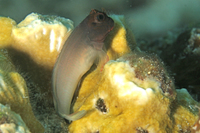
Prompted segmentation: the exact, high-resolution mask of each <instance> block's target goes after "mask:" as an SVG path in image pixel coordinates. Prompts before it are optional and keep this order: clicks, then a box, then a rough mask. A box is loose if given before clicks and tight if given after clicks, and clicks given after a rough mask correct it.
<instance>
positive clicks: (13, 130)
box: [0, 104, 30, 133]
mask: <svg viewBox="0 0 200 133" xmlns="http://www.w3.org/2000/svg"><path fill="white" fill-rule="evenodd" d="M0 132H1V133H30V131H29V129H28V128H27V126H26V124H25V123H24V122H23V120H22V118H21V117H20V115H18V114H16V113H15V112H13V111H11V110H10V109H9V107H6V106H4V105H2V104H0Z"/></svg>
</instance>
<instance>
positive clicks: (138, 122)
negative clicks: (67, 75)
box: [69, 53, 198, 133]
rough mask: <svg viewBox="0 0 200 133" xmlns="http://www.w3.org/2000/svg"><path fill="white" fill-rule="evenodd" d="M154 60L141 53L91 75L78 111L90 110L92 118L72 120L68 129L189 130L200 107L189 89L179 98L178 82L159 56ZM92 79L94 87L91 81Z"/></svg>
mask: <svg viewBox="0 0 200 133" xmlns="http://www.w3.org/2000/svg"><path fill="white" fill-rule="evenodd" d="M136 57H137V58H136ZM149 57H151V56H147V55H145V54H136V53H133V54H129V55H125V56H124V57H121V58H119V59H117V60H116V61H109V62H108V63H107V64H106V65H105V66H104V71H103V72H94V73H93V74H90V75H88V77H86V79H85V80H84V81H83V84H82V88H81V90H80V92H79V97H78V99H77V102H76V104H75V108H74V109H75V110H76V109H79V110H86V111H87V114H86V115H85V117H83V118H82V119H80V120H77V121H74V122H72V124H71V125H70V126H69V131H70V132H71V133H84V132H120V133H126V132H132V133H134V132H135V133H136V132H138V131H141V130H143V131H146V132H147V131H148V132H160V133H161V132H162V133H167V132H180V131H187V130H188V131H189V130H190V128H191V127H192V125H193V124H194V123H195V121H196V120H197V119H198V115H197V110H196V109H194V108H193V109H190V108H189V106H195V105H198V103H197V102H196V101H194V100H193V99H192V98H191V96H190V95H189V94H188V93H187V91H186V92H185V91H184V90H183V91H180V92H179V91H178V92H179V94H178V96H177V95H176V90H175V89H174V84H173V81H172V80H171V79H170V77H169V76H168V74H167V72H166V70H165V68H163V65H161V64H162V63H159V60H158V59H157V60H156V57H154V58H149ZM153 62H158V63H153ZM143 65H144V66H143ZM151 65H152V66H151ZM137 69H140V71H139V72H138V70H137ZM142 70H144V72H143V71H142ZM147 70H148V71H149V72H150V73H148V71H147ZM160 70H162V71H160ZM138 74H140V75H141V76H142V77H138ZM95 79H96V80H95ZM91 80H92V81H93V83H91V82H89V81H91ZM176 96H177V97H178V98H177V99H176ZM183 96H185V97H183ZM183 103H185V104H183Z"/></svg>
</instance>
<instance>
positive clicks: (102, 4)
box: [0, 0, 200, 38]
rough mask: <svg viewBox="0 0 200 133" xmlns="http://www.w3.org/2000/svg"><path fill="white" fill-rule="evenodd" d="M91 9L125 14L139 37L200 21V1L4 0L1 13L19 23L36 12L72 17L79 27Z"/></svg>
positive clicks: (157, 34)
mask: <svg viewBox="0 0 200 133" xmlns="http://www.w3.org/2000/svg"><path fill="white" fill-rule="evenodd" d="M91 9H99V10H102V9H103V10H106V12H108V13H110V14H112V13H114V14H120V15H125V17H126V22H127V23H128V24H129V26H130V28H131V30H132V31H133V32H134V34H135V36H136V38H137V37H148V38H154V37H158V36H162V35H164V34H165V33H166V32H167V31H168V30H171V29H174V28H177V27H181V26H183V25H186V24H193V23H196V22H200V15H199V13H200V0H0V15H1V16H6V17H10V18H12V19H14V20H15V21H16V22H20V21H21V20H23V19H24V18H25V16H27V15H28V14H30V13H32V12H36V13H40V14H44V15H58V16H62V17H66V18H70V19H71V20H73V21H74V23H75V26H76V25H78V24H79V23H80V22H81V21H82V20H83V19H84V18H85V17H86V16H87V15H88V13H89V12H90V10H91Z"/></svg>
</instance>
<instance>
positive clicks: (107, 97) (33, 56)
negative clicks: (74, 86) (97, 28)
mask: <svg viewBox="0 0 200 133" xmlns="http://www.w3.org/2000/svg"><path fill="white" fill-rule="evenodd" d="M111 17H112V18H113V20H114V21H115V26H114V29H113V30H112V31H111V32H110V34H109V35H108V37H107V38H106V40H105V45H106V50H107V55H108V57H109V60H110V61H109V62H107V63H106V64H105V66H104V68H103V69H102V70H101V67H98V66H97V69H95V70H90V71H89V72H88V73H87V74H86V75H85V76H84V79H83V81H82V84H81V85H80V91H79V95H78V98H77V100H76V103H75V105H74V108H73V109H74V111H77V110H86V111H87V114H86V115H85V116H84V117H83V118H81V119H79V120H77V121H74V122H72V123H71V124H70V126H69V132H71V133H73V132H74V133H81V132H82V133H84V132H94V133H98V132H101V133H102V132H133V133H134V132H160V133H167V132H175V133H176V132H177V133H178V132H190V131H194V130H196V129H194V127H195V126H199V124H198V118H199V117H198V109H197V107H198V106H199V103H198V102H196V101H195V100H193V99H192V97H191V96H190V94H189V93H188V92H187V90H185V89H180V90H178V89H177V90H176V89H175V86H174V82H173V80H172V78H171V77H170V76H169V74H168V72H167V71H166V68H165V67H164V64H163V63H162V61H161V60H160V59H159V58H158V57H157V56H156V55H150V54H146V53H144V52H141V51H140V50H139V48H137V47H136V42H135V40H134V37H133V35H132V33H131V32H130V31H129V29H128V28H127V26H126V24H125V21H124V17H123V16H122V15H120V16H119V15H111ZM54 20H55V21H54ZM56 20H58V21H56ZM65 20H66V21H65V22H66V24H63V23H61V22H63V21H64V19H63V18H62V19H61V18H57V17H51V16H41V15H38V14H31V15H30V16H27V18H26V19H25V20H24V21H22V22H21V23H20V24H18V25H16V23H15V22H14V21H13V20H11V19H9V18H5V17H0V25H4V26H3V28H0V36H1V37H0V48H7V49H8V54H9V56H11V57H12V59H13V60H12V61H15V59H16V60H19V56H15V55H19V53H23V54H22V55H21V57H22V58H29V61H27V60H26V59H25V60H23V61H21V64H20V66H21V67H22V70H23V71H25V70H26V71H27V72H30V71H33V72H32V75H33V77H31V78H35V79H37V80H40V82H42V83H43V84H48V82H50V78H49V75H51V73H50V72H51V70H52V69H53V65H54V63H55V60H56V58H57V56H58V54H59V52H60V49H61V47H62V45H63V44H64V42H65V40H66V39H67V37H68V36H69V35H70V33H71V31H72V30H73V24H72V22H71V21H70V20H68V19H65ZM58 27H59V28H58ZM13 49H14V50H13ZM16 51H17V52H19V53H17V54H15V53H16ZM3 54H5V53H3ZM3 54H2V55H3ZM6 54H7V53H6ZM2 59H4V56H2ZM20 60H21V58H20ZM31 61H32V62H34V63H35V64H37V65H39V66H41V67H42V68H43V69H41V67H39V68H36V67H34V66H33V65H32V64H31V63H30V62H31ZM4 62H5V61H4ZM6 62H7V63H8V64H6ZM6 62H5V63H4V65H5V66H10V68H12V71H7V70H10V69H8V68H7V69H3V71H2V68H1V71H0V73H1V75H0V76H1V77H2V75H3V77H4V79H5V77H6V76H5V74H8V75H9V76H7V77H8V78H6V79H7V80H1V84H0V85H1V86H0V87H4V82H5V83H6V84H7V85H11V86H9V87H10V88H11V90H12V89H13V90H14V92H15V94H14V95H12V96H11V97H10V98H11V99H6V98H5V97H1V99H2V98H4V99H3V100H1V99H0V103H2V104H4V105H5V104H10V106H11V110H13V111H15V112H16V113H17V114H20V116H21V117H22V119H23V120H24V122H25V123H26V125H27V127H28V128H29V129H30V131H31V132H37V131H33V130H32V129H31V127H30V126H29V124H30V120H28V121H27V120H26V119H27V118H26V116H25V115H27V113H26V112H28V111H29V112H32V111H31V106H30V103H29V97H28V93H27V90H26V85H25V82H24V80H23V78H22V77H21V76H20V75H19V74H18V73H17V72H16V71H15V69H14V67H12V66H13V65H12V64H11V63H10V62H9V61H6ZM14 64H15V63H14ZM27 66H29V67H30V69H29V68H27ZM44 70H45V71H46V70H49V71H50V72H48V74H46V73H45V71H44ZM5 72H6V73H5ZM4 73H5V74H4ZM49 73H50V74H49ZM45 76H47V77H48V78H46V81H47V82H44V79H43V78H44V77H45ZM11 81H12V82H11ZM7 82H9V83H7ZM10 82H11V83H10ZM19 83H20V84H19ZM22 86H23V87H22ZM40 87H41V86H40ZM4 88H5V87H4ZM19 88H20V89H19ZM23 88H25V89H23ZM44 88H45V89H46V90H45V91H47V90H50V86H49V85H47V86H46V87H44ZM19 90H23V91H22V92H21V91H19ZM4 93H5V92H2V95H4ZM23 94H24V95H23ZM12 97H15V99H18V100H19V102H18V100H17V101H14V100H12ZM45 98H46V100H49V101H51V100H52V99H50V98H51V97H45ZM13 103H14V105H13ZM18 103H21V104H23V106H22V105H21V104H20V106H19V105H18ZM41 104H42V103H41ZM27 106H30V107H28V108H29V109H27ZM20 107H22V108H23V109H24V110H26V109H27V110H28V111H27V110H26V112H23V111H19V110H21V109H22V108H20ZM17 110H18V111H17ZM29 114H31V113H29ZM27 117H28V116H27ZM28 118H29V119H32V118H33V119H35V117H34V115H33V116H32V117H28ZM33 121H35V120H33ZM195 122H196V123H195ZM56 124H57V123H56ZM194 124H195V125H194ZM32 127H34V129H35V130H38V131H42V130H43V127H41V125H40V126H39V127H37V126H32ZM41 128H42V129H41ZM198 128H199V127H198ZM194 132H195V131H194Z"/></svg>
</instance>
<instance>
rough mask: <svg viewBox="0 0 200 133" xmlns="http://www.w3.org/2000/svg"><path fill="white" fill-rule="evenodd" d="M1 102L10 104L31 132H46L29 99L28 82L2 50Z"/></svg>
mask: <svg viewBox="0 0 200 133" xmlns="http://www.w3.org/2000/svg"><path fill="white" fill-rule="evenodd" d="M0 103H1V104H4V105H8V106H10V108H11V110H12V111H14V112H16V113H17V114H19V115H20V116H21V117H22V119H23V121H24V122H25V123H26V125H27V127H28V128H29V129H30V131H31V132H38V133H39V132H44V128H43V126H42V125H41V124H40V123H39V121H38V120H37V119H36V118H35V116H34V114H33V111H32V107H31V104H30V100H29V94H28V89H27V86H26V82H25V81H24V79H23V78H22V77H21V75H20V74H19V73H17V72H16V70H15V67H14V65H13V64H12V63H11V62H10V60H9V58H8V57H7V56H6V53H5V51H3V52H2V50H1V52H0Z"/></svg>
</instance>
